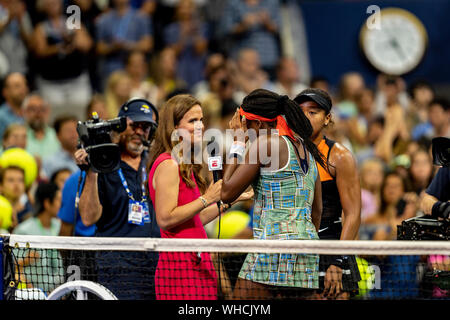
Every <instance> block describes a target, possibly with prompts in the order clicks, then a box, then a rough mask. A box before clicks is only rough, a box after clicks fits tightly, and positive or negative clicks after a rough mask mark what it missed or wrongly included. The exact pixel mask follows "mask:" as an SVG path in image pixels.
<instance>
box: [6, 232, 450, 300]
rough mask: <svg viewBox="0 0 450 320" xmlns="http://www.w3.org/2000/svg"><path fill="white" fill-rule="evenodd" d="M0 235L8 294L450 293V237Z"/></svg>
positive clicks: (369, 296) (389, 296)
mask: <svg viewBox="0 0 450 320" xmlns="http://www.w3.org/2000/svg"><path fill="white" fill-rule="evenodd" d="M0 240H1V241H0V244H1V246H2V248H1V255H2V257H1V259H0V267H1V270H2V277H1V281H0V289H1V291H0V298H2V299H5V300H21V299H28V300H45V299H54V298H58V299H67V300H70V299H119V300H122V299H123V300H155V299H168V300H215V299H224V300H228V299H246V300H259V299H271V300H276V299H336V298H338V299H350V300H358V299H359V300H361V299H363V300H373V299H385V300H396V299H450V258H449V257H450V243H449V242H446V241H334V240H289V241H280V240H229V239H154V238H85V237H48V236H23V235H3V236H1V237H0ZM82 291H84V293H83V292H82ZM100 291H101V292H100Z"/></svg>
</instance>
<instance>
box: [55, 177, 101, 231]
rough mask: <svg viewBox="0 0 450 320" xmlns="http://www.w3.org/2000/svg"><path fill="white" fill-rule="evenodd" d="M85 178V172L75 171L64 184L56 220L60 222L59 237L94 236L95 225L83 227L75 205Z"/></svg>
mask: <svg viewBox="0 0 450 320" xmlns="http://www.w3.org/2000/svg"><path fill="white" fill-rule="evenodd" d="M80 176H81V180H80ZM85 178H86V172H85V171H77V172H75V173H73V174H72V175H71V176H70V177H69V178H68V179H67V181H66V183H65V184H64V188H63V190H62V200H61V208H60V209H59V212H58V218H59V219H61V222H62V223H61V230H60V232H59V235H60V236H78V237H80V236H81V237H93V236H94V235H95V225H91V226H85V225H84V224H83V222H82V221H81V216H80V211H79V210H78V208H77V207H76V203H75V200H76V197H77V195H78V196H79V195H80V194H81V190H83V186H84V179H85Z"/></svg>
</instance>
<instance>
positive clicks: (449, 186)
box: [421, 137, 450, 219]
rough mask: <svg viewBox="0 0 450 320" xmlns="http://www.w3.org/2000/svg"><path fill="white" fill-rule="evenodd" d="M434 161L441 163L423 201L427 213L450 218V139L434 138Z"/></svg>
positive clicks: (436, 216) (423, 207)
mask: <svg viewBox="0 0 450 320" xmlns="http://www.w3.org/2000/svg"><path fill="white" fill-rule="evenodd" d="M432 143H433V144H432V146H433V147H432V152H433V163H434V164H436V165H441V166H442V167H441V168H439V171H438V172H437V173H436V175H435V176H434V178H433V180H432V181H431V183H430V185H429V186H428V188H427V190H426V191H425V195H424V197H423V199H422V201H421V208H422V210H423V212H424V213H425V214H428V215H431V216H433V217H434V218H445V219H449V218H450V202H449V200H450V139H448V138H444V137H438V138H434V139H433V141H432Z"/></svg>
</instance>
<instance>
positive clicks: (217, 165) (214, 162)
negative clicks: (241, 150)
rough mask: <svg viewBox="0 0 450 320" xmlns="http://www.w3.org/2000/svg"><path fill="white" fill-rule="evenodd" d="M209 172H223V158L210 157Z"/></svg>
mask: <svg viewBox="0 0 450 320" xmlns="http://www.w3.org/2000/svg"><path fill="white" fill-rule="evenodd" d="M208 169H209V171H215V170H222V157H221V156H217V157H209V158H208Z"/></svg>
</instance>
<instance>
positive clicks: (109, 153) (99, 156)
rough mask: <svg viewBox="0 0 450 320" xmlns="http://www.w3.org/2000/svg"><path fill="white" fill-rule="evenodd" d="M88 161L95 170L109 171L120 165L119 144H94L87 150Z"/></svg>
mask: <svg viewBox="0 0 450 320" xmlns="http://www.w3.org/2000/svg"><path fill="white" fill-rule="evenodd" d="M89 162H90V164H91V166H92V169H93V170H94V171H95V172H103V173H109V172H113V171H115V170H118V169H119V167H120V151H119V146H118V145H116V144H113V143H107V144H101V145H98V146H94V147H92V148H91V149H90V151H89Z"/></svg>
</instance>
